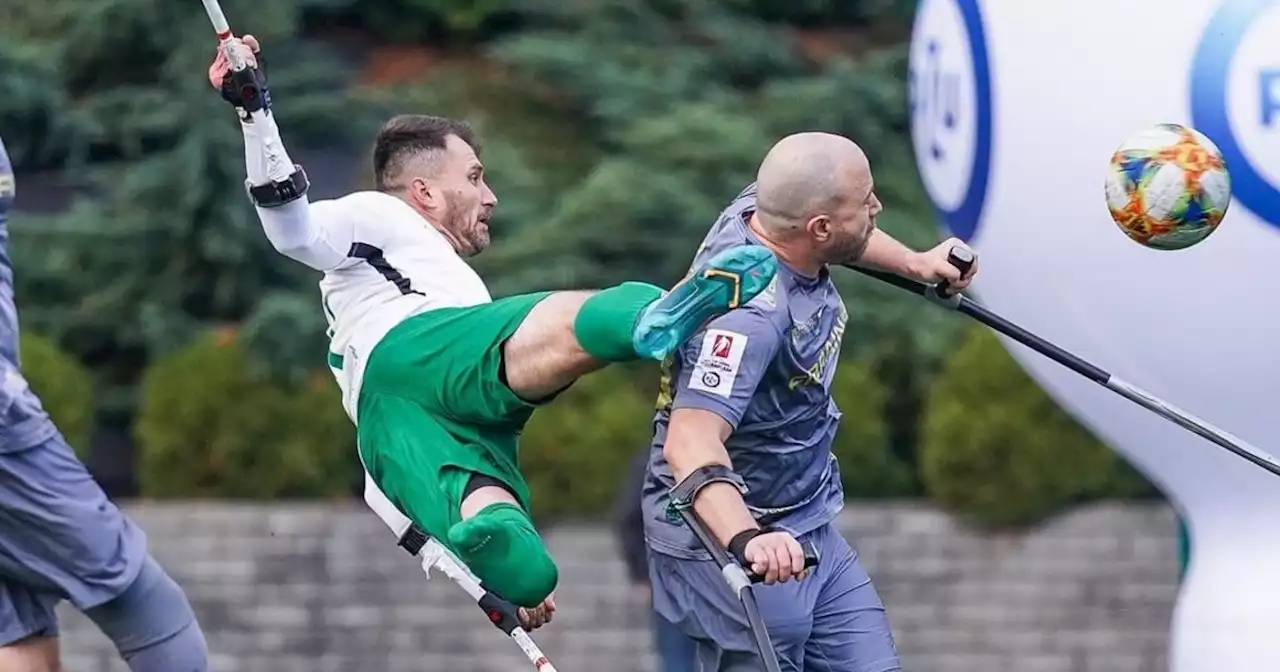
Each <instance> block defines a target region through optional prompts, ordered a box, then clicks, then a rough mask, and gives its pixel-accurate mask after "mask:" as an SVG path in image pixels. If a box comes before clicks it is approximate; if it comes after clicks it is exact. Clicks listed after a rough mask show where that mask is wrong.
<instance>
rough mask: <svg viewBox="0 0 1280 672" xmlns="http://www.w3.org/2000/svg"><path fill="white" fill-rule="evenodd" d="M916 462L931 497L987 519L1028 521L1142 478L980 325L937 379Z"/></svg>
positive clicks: (994, 523) (1128, 489)
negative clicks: (1074, 416) (1064, 407)
mask: <svg viewBox="0 0 1280 672" xmlns="http://www.w3.org/2000/svg"><path fill="white" fill-rule="evenodd" d="M920 467H921V472H922V473H921V476H922V479H923V481H924V485H925V488H926V490H927V492H928V494H929V495H930V496H931V497H932V498H933V499H934V500H935V501H937V502H938V503H940V504H941V505H942V506H944V507H946V508H947V509H949V510H951V511H952V512H953V513H956V514H958V515H960V516H961V517H963V518H965V519H968V520H969V521H971V522H973V523H976V524H978V525H981V526H984V527H989V528H1002V527H1003V528H1012V527H1022V526H1027V525H1032V524H1035V523H1038V522H1040V521H1042V520H1044V519H1046V518H1047V517H1049V516H1052V515H1054V514H1056V513H1059V512H1061V511H1062V510H1064V509H1065V508H1067V507H1069V506H1071V505H1073V504H1076V503H1080V502H1084V501H1088V500H1094V499H1100V498H1105V497H1115V496H1131V495H1133V494H1134V491H1135V489H1138V490H1140V489H1142V488H1141V486H1140V485H1138V484H1141V483H1143V481H1142V480H1141V478H1140V477H1138V476H1137V475H1136V473H1135V472H1133V470H1132V469H1130V468H1129V467H1128V465H1127V464H1126V463H1125V462H1124V460H1123V459H1122V458H1121V457H1120V456H1119V455H1118V454H1116V453H1115V452H1113V451H1112V450H1111V449H1110V448H1108V447H1107V446H1105V445H1103V444H1102V443H1101V442H1100V441H1098V440H1097V439H1096V438H1094V436H1093V435H1092V434H1090V433H1089V432H1088V431H1086V430H1085V429H1084V428H1083V427H1081V426H1080V425H1079V424H1078V423H1077V422H1076V421H1075V420H1074V419H1073V418H1072V417H1071V416H1070V415H1068V414H1067V413H1066V412H1065V411H1064V410H1062V409H1061V408H1060V407H1059V406H1058V405H1057V404H1056V403H1055V402H1054V401H1053V400H1052V399H1051V398H1050V397H1049V395H1048V394H1046V393H1045V392H1044V391H1043V390H1042V389H1041V388H1040V387H1039V386H1038V385H1037V384H1036V383H1035V382H1034V381H1033V380H1032V379H1031V378H1030V377H1029V376H1028V375H1027V374H1026V373H1025V372H1024V371H1023V370H1022V368H1021V367H1020V366H1019V365H1018V363H1017V362H1016V361H1014V359H1013V358H1012V357H1011V356H1010V355H1009V353H1008V352H1006V351H1005V349H1004V347H1003V346H1002V345H1001V343H1000V342H999V341H998V340H997V339H996V337H995V336H994V335H992V334H991V332H989V331H988V330H986V329H984V328H976V329H975V330H974V331H973V332H972V333H971V335H970V336H969V337H968V339H967V340H966V341H965V343H964V345H963V346H962V347H961V348H960V349H959V350H957V351H956V353H955V355H954V356H953V357H952V358H951V360H950V361H949V362H948V363H947V365H946V367H945V368H944V370H943V372H942V374H941V375H940V376H939V377H938V379H937V381H936V382H935V384H934V387H933V389H932V394H931V397H930V399H929V400H928V405H927V409H926V421H925V426H924V431H923V434H922V437H921V447H920ZM1135 479H1136V480H1135Z"/></svg>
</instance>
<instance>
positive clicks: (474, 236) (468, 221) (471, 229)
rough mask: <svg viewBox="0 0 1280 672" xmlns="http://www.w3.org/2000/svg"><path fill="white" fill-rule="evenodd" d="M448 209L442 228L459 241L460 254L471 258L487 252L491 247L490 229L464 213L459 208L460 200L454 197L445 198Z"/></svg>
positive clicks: (447, 196)
mask: <svg viewBox="0 0 1280 672" xmlns="http://www.w3.org/2000/svg"><path fill="white" fill-rule="evenodd" d="M444 200H445V205H446V207H447V208H448V213H449V214H448V215H446V216H445V218H444V222H443V223H442V224H441V226H442V227H443V228H444V230H446V231H448V232H449V233H450V234H452V235H453V237H454V239H455V240H457V241H458V247H459V248H461V249H459V250H458V254H460V255H462V256H464V257H471V256H475V255H477V254H480V253H481V252H483V251H485V249H487V248H488V247H489V227H488V225H487V224H485V223H484V222H481V221H479V220H477V219H475V218H473V217H471V216H470V214H469V213H467V212H464V211H463V209H462V208H459V207H458V199H457V198H455V197H454V196H452V195H446V196H445V197H444Z"/></svg>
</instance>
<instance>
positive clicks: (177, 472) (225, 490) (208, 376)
mask: <svg viewBox="0 0 1280 672" xmlns="http://www.w3.org/2000/svg"><path fill="white" fill-rule="evenodd" d="M327 376H328V374H327V373H317V374H316V375H315V376H313V377H311V378H310V379H308V380H307V381H306V382H305V383H303V384H301V385H298V386H294V387H285V386H283V385H280V384H275V383H272V382H270V381H269V380H268V379H266V378H264V377H259V376H258V375H256V374H255V373H253V369H252V367H251V366H250V365H249V361H248V358H247V357H246V356H245V353H244V352H243V351H242V349H241V348H240V346H239V345H238V344H237V343H236V342H235V339H234V336H231V335H229V334H225V333H224V334H221V335H215V336H212V337H208V338H205V339H203V340H201V341H199V342H197V343H196V344H194V345H192V346H190V347H188V348H186V349H183V350H180V351H177V352H174V353H173V354H170V355H167V356H165V357H162V358H160V359H158V360H157V361H156V362H155V363H154V364H152V366H151V367H150V368H149V369H148V371H147V373H146V375H145V377H144V379H143V386H142V390H143V391H142V401H141V404H140V408H139V411H138V418H137V422H136V430H135V433H136V438H137V445H138V463H137V470H138V481H139V486H140V489H141V493H142V495H143V496H146V497H156V498H200V497H225V498H234V499H274V498H281V497H333V496H345V495H347V494H348V493H349V492H350V486H351V484H352V483H353V482H354V481H355V479H356V477H357V475H358V474H359V471H358V469H359V462H358V459H357V458H356V449H355V430H354V428H353V426H352V425H351V423H350V421H349V420H348V419H347V418H346V415H345V414H344V413H343V410H342V407H341V405H340V404H339V400H338V391H337V387H336V385H335V383H334V382H333V380H332V379H331V378H328V377H327Z"/></svg>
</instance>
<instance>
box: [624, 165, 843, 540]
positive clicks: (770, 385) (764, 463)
mask: <svg viewBox="0 0 1280 672" xmlns="http://www.w3.org/2000/svg"><path fill="white" fill-rule="evenodd" d="M755 195H756V190H755V185H751V186H749V187H747V189H746V190H745V191H743V192H742V193H741V194H740V195H739V196H738V197H737V198H736V199H735V200H734V201H733V203H732V204H730V206H729V207H728V208H727V209H725V210H724V212H722V213H721V215H720V217H719V219H718V220H717V221H716V223H715V226H713V227H712V229H711V231H710V233H708V234H707V237H706V239H705V240H704V241H703V244H702V247H701V248H700V249H699V250H698V254H697V256H696V258H695V260H694V265H695V266H696V265H697V264H699V263H702V262H703V261H704V260H706V259H708V258H709V257H711V256H712V255H714V254H717V253H719V252H720V251H722V250H725V249H727V248H729V247H733V246H737V245H742V244H744V243H756V244H758V243H759V242H760V241H758V240H756V239H755V238H754V236H753V234H751V232H750V231H749V230H748V228H747V222H748V221H749V219H750V217H751V214H752V212H753V211H754V209H755V202H756V198H755ZM847 317H848V314H847V312H846V310H845V306H844V302H843V301H842V300H841V299H840V295H839V293H838V292H837V291H836V288H835V285H834V284H832V282H831V279H830V277H829V271H828V270H827V269H825V268H824V269H823V270H822V271H821V273H820V274H819V275H818V276H817V277H808V276H805V275H802V274H800V273H798V272H796V271H794V270H792V269H790V268H788V267H786V266H785V265H782V266H780V267H779V270H778V275H777V279H776V280H775V284H774V286H773V287H772V288H771V289H770V290H767V291H766V292H764V293H763V294H761V295H760V296H758V297H756V299H755V300H753V301H752V302H751V303H750V304H748V305H747V306H745V307H743V308H742V309H740V310H735V311H732V312H730V313H728V314H726V315H724V316H722V317H719V318H717V319H715V320H713V321H711V322H710V323H708V324H707V326H706V327H705V328H704V329H703V331H702V332H700V333H699V334H697V335H695V336H694V337H693V338H691V339H690V340H689V341H688V342H687V343H686V344H685V345H684V346H682V347H681V349H680V350H679V351H678V352H677V353H676V354H675V355H673V356H672V357H671V358H670V360H669V361H668V362H666V363H664V371H663V379H662V389H661V393H660V397H659V400H658V407H659V408H658V412H657V415H656V416H655V418H654V436H653V442H652V444H651V446H650V448H651V449H650V456H649V468H648V473H647V475H646V478H645V486H644V490H643V493H642V495H641V498H642V503H643V508H644V523H645V536H646V539H647V541H648V542H649V545H650V547H651V548H652V549H653V550H654V551H656V552H659V553H664V554H668V555H674V556H677V557H685V558H696V559H705V558H706V557H708V556H707V554H706V553H705V551H702V550H701V548H700V547H699V546H698V544H697V540H696V539H695V538H694V537H693V535H692V533H690V532H689V531H688V530H687V529H685V528H684V526H683V524H681V523H680V522H678V519H677V520H673V519H671V518H670V517H669V516H668V512H667V510H666V507H667V503H668V497H667V492H668V490H669V489H670V488H671V487H672V486H673V485H674V481H673V479H672V476H671V470H670V468H669V467H668V465H667V463H666V460H665V459H664V457H663V454H662V447H663V444H664V443H665V442H666V438H667V423H668V421H669V419H670V416H671V411H672V410H674V409H679V408H699V409H704V410H707V411H711V412H713V413H715V414H717V415H719V416H720V417H721V418H723V419H724V420H725V421H726V422H728V423H729V425H730V426H731V427H732V428H733V432H732V435H731V436H730V437H729V439H728V440H727V441H726V442H725V447H726V448H727V449H728V452H729V457H730V459H731V460H732V462H733V468H734V470H735V471H736V472H737V473H738V474H739V475H741V476H742V477H743V479H744V480H745V481H746V485H747V487H748V489H749V492H748V493H747V495H746V502H747V505H748V506H749V507H750V508H751V510H752V512H753V513H754V514H755V516H756V518H757V520H759V521H761V523H762V524H772V525H776V526H778V527H781V528H783V529H786V530H788V531H790V532H792V533H793V534H797V535H799V534H804V533H806V532H809V531H811V530H815V529H817V528H819V527H821V526H822V525H824V524H826V523H828V522H830V521H831V520H832V519H833V518H835V516H836V514H837V513H839V511H840V509H841V508H842V507H843V504H844V490H843V488H842V487H841V485H840V476H839V472H838V469H837V465H836V460H835V457H834V456H833V455H832V454H831V441H832V439H833V438H834V436H835V433H836V427H837V426H838V425H839V422H840V411H839V410H838V409H837V408H836V406H835V403H834V402H833V401H832V399H831V381H832V378H833V377H834V374H835V368H836V361H837V360H838V359H839V356H840V341H841V338H842V336H843V335H844V329H845V323H846V320H847Z"/></svg>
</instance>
